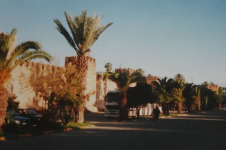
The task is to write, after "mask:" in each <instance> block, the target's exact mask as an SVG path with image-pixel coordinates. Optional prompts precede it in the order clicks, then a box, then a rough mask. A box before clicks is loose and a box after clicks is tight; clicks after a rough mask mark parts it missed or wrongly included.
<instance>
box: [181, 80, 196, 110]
mask: <svg viewBox="0 0 226 150" xmlns="http://www.w3.org/2000/svg"><path fill="white" fill-rule="evenodd" d="M192 86H193V83H188V84H186V85H185V88H184V90H183V92H182V95H183V97H184V98H185V106H186V107H187V110H188V112H189V113H190V112H192V105H193V103H194V99H193V87H192Z"/></svg>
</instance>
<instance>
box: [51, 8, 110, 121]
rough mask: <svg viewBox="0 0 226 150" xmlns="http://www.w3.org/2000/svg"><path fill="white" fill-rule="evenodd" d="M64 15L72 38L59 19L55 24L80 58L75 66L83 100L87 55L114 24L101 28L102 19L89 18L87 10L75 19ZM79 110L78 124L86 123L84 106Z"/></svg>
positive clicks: (98, 17)
mask: <svg viewBox="0 0 226 150" xmlns="http://www.w3.org/2000/svg"><path fill="white" fill-rule="evenodd" d="M64 15H65V17H66V21H67V24H68V26H69V28H70V32H71V34H72V36H71V35H70V34H69V33H68V31H67V30H66V29H65V27H64V26H63V25H62V23H61V22H60V21H59V20H58V19H54V22H55V23H56V25H57V27H56V29H57V30H58V31H59V32H60V33H61V34H62V35H63V36H64V37H65V38H66V40H67V41H68V43H69V45H70V46H71V47H72V48H73V49H74V50H75V52H76V54H77V56H78V57H77V60H76V63H75V65H76V68H77V70H78V72H79V75H80V78H79V84H81V87H82V88H83V90H82V91H80V93H78V95H80V97H81V98H82V97H84V96H83V95H84V94H85V93H84V91H85V88H86V82H87V81H86V77H87V69H88V62H87V57H86V55H87V54H88V53H89V52H91V50H90V48H91V46H92V45H93V44H94V43H95V42H96V40H97V39H98V37H99V36H100V35H101V33H102V32H103V31H104V30H105V29H107V28H108V27H109V26H110V25H111V24H112V23H109V24H107V25H101V26H99V23H100V21H101V19H102V17H101V16H95V14H94V15H92V16H91V17H88V16H87V11H86V10H84V11H82V14H81V15H77V16H74V18H72V16H71V15H70V14H69V13H67V12H64ZM79 110H80V111H79V119H78V122H84V105H81V106H80V108H79Z"/></svg>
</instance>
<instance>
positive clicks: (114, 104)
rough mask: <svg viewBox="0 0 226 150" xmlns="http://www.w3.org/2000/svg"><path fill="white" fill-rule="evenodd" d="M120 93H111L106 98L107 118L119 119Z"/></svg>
mask: <svg viewBox="0 0 226 150" xmlns="http://www.w3.org/2000/svg"><path fill="white" fill-rule="evenodd" d="M119 96H120V92H119V91H110V92H108V93H107V95H106V96H105V102H104V104H105V107H106V109H105V114H104V116H106V117H119V105H118V102H119Z"/></svg>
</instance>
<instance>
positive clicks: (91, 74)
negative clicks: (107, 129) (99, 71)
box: [65, 56, 97, 112]
mask: <svg viewBox="0 0 226 150" xmlns="http://www.w3.org/2000/svg"><path fill="white" fill-rule="evenodd" d="M76 59H77V58H76V56H71V57H66V58H65V67H67V66H68V65H73V64H75V61H76ZM87 62H88V72H87V78H86V80H87V84H86V91H85V93H86V94H91V95H90V98H89V100H88V101H87V102H86V109H87V110H89V111H93V112H96V111H97V108H96V107H95V103H96V60H95V59H94V58H92V57H88V56H87Z"/></svg>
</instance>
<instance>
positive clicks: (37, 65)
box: [20, 61, 64, 71]
mask: <svg viewBox="0 0 226 150" xmlns="http://www.w3.org/2000/svg"><path fill="white" fill-rule="evenodd" d="M20 66H21V67H23V68H30V67H32V68H38V69H43V70H52V71H55V70H60V69H64V67H59V66H54V65H49V64H44V63H40V62H33V61H30V62H26V63H24V64H21V65H20Z"/></svg>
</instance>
